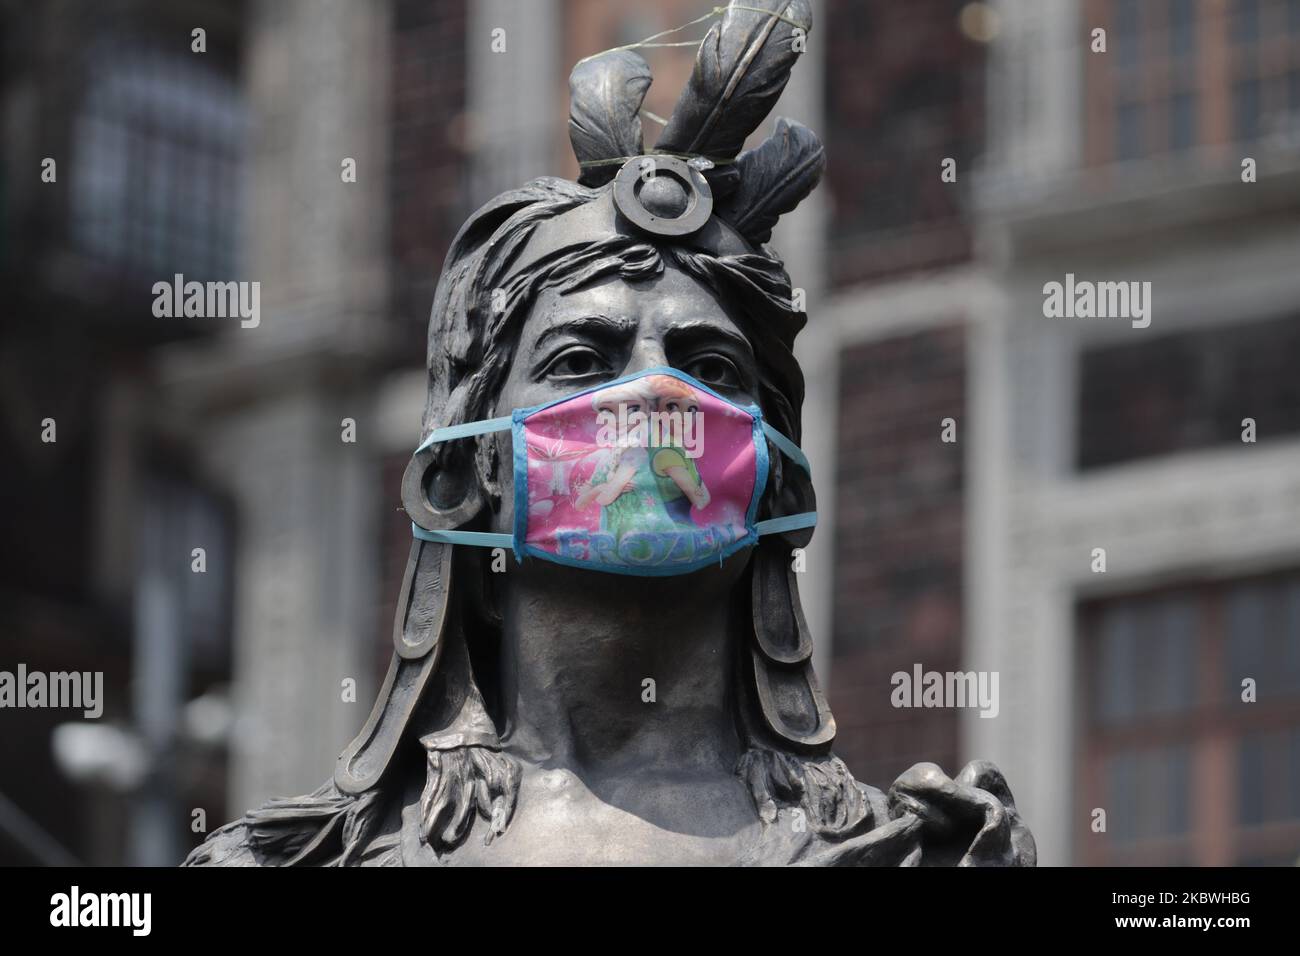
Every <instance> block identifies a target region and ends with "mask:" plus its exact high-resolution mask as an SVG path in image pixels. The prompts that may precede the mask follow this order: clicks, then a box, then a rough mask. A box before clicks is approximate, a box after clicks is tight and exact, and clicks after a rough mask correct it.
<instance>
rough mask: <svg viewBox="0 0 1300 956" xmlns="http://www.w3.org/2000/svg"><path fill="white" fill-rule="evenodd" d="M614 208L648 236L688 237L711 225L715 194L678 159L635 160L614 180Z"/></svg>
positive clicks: (638, 158)
mask: <svg viewBox="0 0 1300 956" xmlns="http://www.w3.org/2000/svg"><path fill="white" fill-rule="evenodd" d="M614 205H615V206H617V207H618V211H619V212H621V213H622V214H623V215H624V216H626V217H627V218H628V219H629V220H630V221H631V222H632V224H633V225H635V226H636V227H637V228H638V229H642V230H644V231H645V232H649V233H653V234H654V235H658V236H688V235H690V234H691V233H693V232H697V231H698V230H699V229H701V228H702V227H703V226H704V224H705V223H706V222H708V221H709V216H710V215H711V214H712V212H713V190H711V189H710V188H709V183H708V180H706V179H705V178H704V176H703V174H702V173H700V171H699V170H698V169H696V168H695V167H693V166H691V165H689V164H687V163H686V162H685V161H684V160H681V159H678V158H677V157H676V156H657V155H656V156H634V157H632V158H631V159H629V160H628V161H627V162H626V163H624V164H623V168H622V169H620V170H619V171H618V176H616V177H615V179H614Z"/></svg>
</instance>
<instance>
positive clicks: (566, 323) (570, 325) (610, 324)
mask: <svg viewBox="0 0 1300 956" xmlns="http://www.w3.org/2000/svg"><path fill="white" fill-rule="evenodd" d="M635 330H636V320H635V319H631V318H627V317H615V316H611V315H602V314H600V313H593V314H591V315H582V316H576V317H574V318H569V319H561V320H560V321H558V322H556V323H555V324H554V325H550V326H547V328H545V329H544V330H543V331H542V332H541V334H540V335H538V336H537V341H536V342H534V343H533V348H535V349H538V348H541V347H542V346H543V345H545V344H546V342H547V341H548V340H549V339H552V338H555V337H556V336H558V335H577V336H582V337H587V338H597V339H605V340H607V341H617V340H619V339H624V338H627V336H629V335H630V334H631V333H632V332H634V331H635Z"/></svg>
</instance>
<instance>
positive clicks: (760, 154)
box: [569, 0, 826, 246]
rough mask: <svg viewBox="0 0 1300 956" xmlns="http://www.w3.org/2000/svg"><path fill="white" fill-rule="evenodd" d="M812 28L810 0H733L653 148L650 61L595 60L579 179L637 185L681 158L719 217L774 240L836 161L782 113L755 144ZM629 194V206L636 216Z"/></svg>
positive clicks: (578, 108)
mask: <svg viewBox="0 0 1300 956" xmlns="http://www.w3.org/2000/svg"><path fill="white" fill-rule="evenodd" d="M811 29H812V11H811V9H810V7H809V4H808V2H807V0H745V2H737V0H732V2H731V4H730V5H729V6H728V7H727V8H726V11H725V13H724V14H723V16H722V19H721V20H720V21H719V22H718V23H716V24H714V26H713V27H712V28H711V29H710V30H709V32H708V34H707V35H706V36H705V38H704V40H703V42H702V43H701V44H700V48H699V52H698V54H697V55H696V58H695V68H694V70H693V72H692V73H691V77H690V79H689V81H688V82H687V84H686V88H685V89H684V90H683V91H682V94H681V97H680V98H679V99H678V101H677V105H676V107H675V108H674V109H673V112H672V115H671V116H670V117H669V119H668V121H667V125H666V126H665V127H664V130H663V132H662V133H661V134H660V136H659V140H658V142H656V143H655V145H654V148H653V149H649V150H647V149H646V148H645V147H644V146H643V143H642V127H641V104H642V101H643V100H644V99H645V95H646V91H647V90H648V89H649V88H650V83H651V75H650V67H649V65H648V64H647V63H646V61H645V60H644V59H643V58H642V57H641V56H640V55H639V54H638V53H636V52H635V50H633V49H631V48H628V47H621V48H618V49H615V50H610V51H607V52H605V53H601V54H598V55H596V56H593V57H589V58H587V59H585V60H583V61H582V62H580V63H579V64H578V65H577V66H576V67H575V68H574V70H573V73H572V74H571V75H570V77H569V99H570V108H569V139H570V141H571V142H572V144H573V151H574V153H575V154H576V156H577V158H578V163H579V165H580V167H581V170H582V172H581V175H580V176H579V177H578V181H579V182H580V183H581V184H582V185H584V186H593V187H595V186H603V185H605V184H606V183H608V182H610V181H611V180H614V179H615V178H616V177H618V178H620V179H623V178H626V179H628V180H634V179H636V178H637V176H638V175H641V174H642V172H643V169H644V164H637V163H636V162H635V161H636V159H637V158H638V157H648V158H649V159H651V160H654V161H656V162H657V163H659V164H661V165H662V166H663V167H664V168H666V169H668V171H669V172H670V173H672V172H673V171H676V170H680V169H681V166H680V165H678V164H675V163H674V162H673V161H674V160H675V161H678V163H684V164H685V165H686V167H688V168H689V169H690V170H692V171H693V172H691V173H684V174H681V175H685V176H690V177H691V178H692V179H694V181H695V182H696V183H697V184H698V183H700V181H701V180H702V181H703V183H704V184H705V185H706V186H707V189H706V190H705V191H706V192H707V193H708V198H709V199H710V200H711V207H712V208H711V212H712V215H714V216H717V217H718V218H720V219H722V220H723V221H724V222H726V223H727V224H728V225H729V226H731V227H732V228H733V229H734V230H735V231H736V232H737V233H739V234H740V235H741V236H743V237H744V239H745V240H746V241H747V242H748V243H750V244H751V245H753V246H759V245H762V244H763V243H766V242H767V241H768V240H769V239H770V238H771V235H772V227H773V226H775V225H776V222H777V219H778V218H779V217H780V216H781V215H783V214H784V213H787V212H789V211H790V210H792V209H794V207H795V206H797V205H798V204H799V202H800V201H802V200H803V198H804V197H805V196H807V195H808V194H809V193H810V192H811V191H812V189H813V187H815V186H816V185H817V181H818V180H819V179H820V178H821V174H822V170H823V169H824V167H825V165H826V155H825V151H824V150H823V149H822V145H821V142H820V141H819V140H818V139H817V137H816V135H815V134H814V133H813V132H812V131H811V130H809V129H808V128H807V127H805V126H802V125H800V124H799V123H795V122H792V121H790V120H787V119H780V118H778V119H777V121H776V128H775V131H774V132H773V133H772V135H771V136H769V137H768V139H767V140H766V141H765V142H763V143H762V144H761V145H759V146H757V147H755V148H753V149H748V150H744V149H743V147H744V144H745V139H746V138H747V137H748V136H749V135H750V134H751V133H753V132H754V130H756V129H757V128H758V127H759V125H760V124H761V123H762V122H763V121H764V120H765V119H766V118H767V115H768V113H769V112H770V111H771V109H772V107H773V106H774V105H775V103H776V101H777V99H778V98H779V97H780V95H781V91H782V90H784V89H785V85H786V82H787V81H788V80H789V79H790V71H791V69H792V68H793V66H794V63H795V61H796V60H798V58H799V57H800V56H801V55H802V51H803V49H804V43H805V42H806V39H807V35H808V32H809V31H810V30H811ZM637 45H638V44H633V46H637ZM742 150H743V151H742ZM629 169H631V170H632V171H631V172H630V173H629V172H628V170H629ZM686 191H687V192H689V190H686ZM625 198H626V196H624V197H623V199H625ZM623 199H620V200H619V209H620V211H622V212H624V213H625V214H627V213H628V209H626V208H624V201H623ZM644 202H645V204H646V205H648V206H649V207H650V209H651V211H652V212H669V213H671V212H673V211H678V210H675V209H674V208H673V207H674V204H673V201H672V197H667V198H665V197H663V196H654V197H647V199H646V200H645V201H644ZM657 205H658V206H659V207H662V208H656V206H657ZM632 212H633V213H634V214H635V212H636V209H635V208H633V209H632ZM652 218H653V219H654V221H655V222H656V223H659V224H660V226H661V228H660V229H656V228H654V226H653V225H651V226H650V227H649V229H648V231H655V232H657V231H665V232H667V231H668V230H667V229H663V228H662V226H663V224H664V223H666V222H671V221H672V220H673V219H674V218H678V217H674V216H671V215H668V216H665V215H659V216H655V217H652ZM703 218H705V219H707V215H706V216H704V217H703ZM637 224H638V225H640V226H641V227H642V228H643V229H646V228H647V227H646V225H645V224H644V223H643V222H638V223H637ZM669 234H673V233H669ZM675 234H678V235H681V234H684V233H683V232H681V231H678V232H676V233H675Z"/></svg>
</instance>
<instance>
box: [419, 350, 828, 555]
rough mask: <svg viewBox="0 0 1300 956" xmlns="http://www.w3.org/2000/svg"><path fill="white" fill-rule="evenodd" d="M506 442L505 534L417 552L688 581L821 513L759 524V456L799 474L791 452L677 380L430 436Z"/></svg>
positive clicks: (602, 390) (743, 411)
mask: <svg viewBox="0 0 1300 956" xmlns="http://www.w3.org/2000/svg"><path fill="white" fill-rule="evenodd" d="M507 428H508V429H510V430H511V434H512V440H513V444H514V486H515V490H514V494H515V498H514V506H515V507H514V532H513V534H508V535H507V534H491V533H486V532H477V531H460V530H451V531H429V530H427V529H425V528H421V527H420V526H418V525H415V524H412V533H413V534H414V535H415V536H416V537H417V538H421V539H423V540H425V541H439V542H447V543H451V544H472V545H477V546H481V547H510V548H512V549H513V550H514V552H515V556H516V557H517V558H519V559H520V560H522V559H523V558H524V557H526V556H530V557H536V558H541V559H543V560H546V561H554V562H556V563H558V564H567V565H570V566H572V567H578V568H586V569H589V570H593V571H611V572H614V573H617V574H640V575H666V574H686V573H688V572H690V571H696V570H698V569H700V568H703V567H706V566H707V565H709V564H716V563H718V562H720V561H722V559H724V558H726V557H728V556H729V555H732V554H734V553H735V552H737V551H739V550H740V549H742V548H747V547H751V546H752V545H753V544H754V543H755V542H756V541H757V540H758V537H759V535H763V534H773V533H778V532H782V531H789V530H793V529H795V528H809V527H812V526H813V525H815V524H816V523H817V514H816V512H805V513H802V514H796V515H787V516H785V517H781V518H772V519H769V520H766V521H757V520H755V518H756V514H757V511H758V503H759V501H760V500H761V498H762V496H763V489H764V486H765V485H766V482H767V474H768V447H767V443H768V441H769V440H770V441H771V442H772V444H773V445H775V446H776V447H777V448H779V449H780V450H781V451H783V452H785V453H786V454H787V455H788V456H789V457H790V458H792V459H793V460H794V461H795V462H796V463H798V464H799V465H800V467H802V468H804V470H805V471H807V470H808V461H807V459H806V458H805V457H804V455H803V453H802V452H801V451H800V450H799V448H798V446H797V445H795V444H794V443H793V442H791V441H790V440H789V439H788V438H786V437H785V436H784V435H782V434H781V433H780V432H778V431H777V430H776V429H774V428H772V427H771V426H770V425H768V424H767V423H766V422H764V421H763V417H762V412H761V410H760V409H759V407H758V406H757V405H750V406H747V407H742V406H740V405H737V404H736V403H734V402H731V401H728V400H727V399H725V398H723V397H722V396H721V395H719V394H717V393H716V392H714V391H712V390H711V389H709V388H708V387H707V386H705V385H701V384H700V383H699V382H697V381H696V380H695V379H693V378H691V377H690V376H688V375H685V374H684V373H682V372H679V371H677V370H676V369H671V368H655V369H649V370H647V371H644V372H638V373H637V374H635V375H630V376H627V377H626V378H621V379H617V380H615V381H613V382H607V383H605V384H602V385H598V386H595V387H593V388H588V389H584V390H583V391H581V392H577V393H576V394H574V395H571V396H569V397H568V398H562V399H557V400H556V401H552V402H547V403H546V404H544V405H538V406H535V407H533V408H521V409H516V410H515V412H514V414H513V415H511V416H509V417H508V418H507V417H502V418H494V419H489V420H486V421H480V422H469V423H467V424H464V425H453V426H450V427H448V428H440V429H437V430H436V431H434V432H433V433H432V434H431V435H430V436H429V437H428V438H427V439H426V440H425V441H424V443H423V444H422V445H421V446H420V448H419V449H417V451H422V450H424V449H425V448H427V447H429V446H430V445H432V444H434V443H435V442H440V441H450V440H452V439H456V438H465V437H468V436H471V435H480V434H484V433H487V432H492V431H504V430H505V429H507Z"/></svg>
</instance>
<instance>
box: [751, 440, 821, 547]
mask: <svg viewBox="0 0 1300 956" xmlns="http://www.w3.org/2000/svg"><path fill="white" fill-rule="evenodd" d="M763 434H764V435H766V436H767V437H768V438H769V439H770V440H771V442H772V444H773V445H775V446H776V447H777V448H779V449H781V451H783V452H785V453H786V455H788V456H789V457H790V459H791V460H792V461H794V463H795V464H797V465H798V466H799V467H800V468H802V469H803V470H804V471H805V472H806V473H807V475H808V477H809V478H811V477H812V465H811V464H809V462H808V456H807V455H805V454H804V453H803V449H802V448H800V447H799V446H798V445H796V444H795V443H794V442H792V441H791V440H790V439H788V438H786V437H785V436H784V435H782V434H781V433H780V432H779V431H777V430H776V429H775V428H773V427H772V426H771V425H769V424H768V423H767V422H766V421H765V422H763ZM816 524H817V512H815V511H801V512H800V513H799V514H795V515H782V516H781V517H780V518H768V519H767V520H766V521H755V522H754V532H755V533H756V534H759V535H764V534H780V533H781V532H782V531H794V530H795V529H796V528H811V527H814V526H815V525H816Z"/></svg>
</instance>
